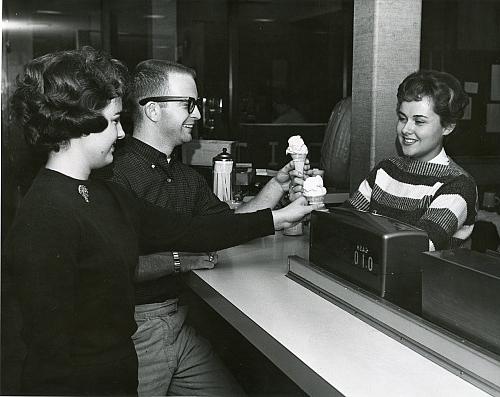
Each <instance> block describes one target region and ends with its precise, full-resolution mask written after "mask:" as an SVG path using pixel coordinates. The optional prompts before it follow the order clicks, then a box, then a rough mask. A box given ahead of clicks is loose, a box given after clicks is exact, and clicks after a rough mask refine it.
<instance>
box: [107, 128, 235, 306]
mask: <svg viewBox="0 0 500 397" xmlns="http://www.w3.org/2000/svg"><path fill="white" fill-rule="evenodd" d="M99 176H100V177H104V178H106V179H110V180H112V181H114V182H117V183H119V184H121V185H123V186H124V187H126V188H127V189H129V190H131V191H132V192H133V193H134V194H135V195H136V196H137V197H141V198H144V199H146V200H147V201H149V202H150V203H152V204H155V205H158V206H161V207H164V208H169V209H172V210H174V211H176V212H181V213H184V214H189V215H193V216H194V215H212V214H222V213H230V212H231V209H230V208H229V206H228V205H227V204H226V203H224V202H221V201H220V200H219V199H218V198H217V197H216V196H215V194H214V193H213V192H212V190H211V189H210V187H209V186H208V184H207V182H206V180H205V179H204V178H203V176H201V175H200V174H199V173H198V172H197V171H195V170H194V169H193V168H191V167H189V166H187V165H185V164H183V163H181V162H180V161H178V160H177V159H176V158H175V156H173V157H172V158H171V159H170V160H169V159H168V158H167V156H166V155H165V154H164V153H162V152H160V151H158V150H156V149H155V148H153V147H151V146H149V145H147V144H145V143H144V142H142V141H139V140H138V139H135V138H132V137H127V138H126V139H124V140H123V141H121V142H120V145H119V147H118V148H117V150H116V152H115V154H114V162H113V164H111V166H109V167H107V168H106V169H105V170H103V171H102V172H100V173H99ZM179 283H180V281H179V278H178V277H175V276H173V275H172V276H164V277H161V278H159V279H157V280H152V281H147V282H141V283H137V284H136V304H145V303H154V302H161V301H163V300H165V299H171V298H176V297H178V295H179Z"/></svg>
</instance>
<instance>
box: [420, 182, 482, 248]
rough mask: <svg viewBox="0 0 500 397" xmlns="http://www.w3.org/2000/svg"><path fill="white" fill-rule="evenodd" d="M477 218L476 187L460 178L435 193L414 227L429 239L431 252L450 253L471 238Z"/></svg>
mask: <svg viewBox="0 0 500 397" xmlns="http://www.w3.org/2000/svg"><path fill="white" fill-rule="evenodd" d="M476 214H477V190H476V185H475V183H474V181H473V180H472V179H471V178H470V177H468V176H467V175H460V176H458V177H455V178H453V179H452V180H451V181H448V182H447V183H445V184H444V185H443V186H441V188H440V189H439V190H438V191H437V192H436V194H435V196H434V197H433V200H432V202H431V204H430V205H429V207H428V208H427V210H426V211H425V212H424V214H423V215H422V217H421V218H420V220H419V222H418V224H417V227H420V228H422V229H424V230H425V231H426V232H427V234H428V235H429V239H430V242H431V244H430V249H431V250H432V249H433V248H434V249H438V250H440V249H449V248H453V247H457V246H460V245H461V244H462V243H463V242H464V241H465V240H467V239H468V238H469V237H470V235H471V233H472V229H473V227H474V221H475V218H476Z"/></svg>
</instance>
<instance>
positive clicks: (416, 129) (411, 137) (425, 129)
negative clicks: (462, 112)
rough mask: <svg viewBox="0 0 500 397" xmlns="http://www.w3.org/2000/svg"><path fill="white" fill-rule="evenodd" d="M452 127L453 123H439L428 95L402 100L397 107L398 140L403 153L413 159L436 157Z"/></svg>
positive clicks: (426, 159)
mask: <svg viewBox="0 0 500 397" xmlns="http://www.w3.org/2000/svg"><path fill="white" fill-rule="evenodd" d="M454 128H455V125H454V124H451V125H449V126H446V127H443V126H442V125H441V119H440V117H439V115H437V114H436V113H435V112H434V104H433V101H432V99H431V98H429V97H424V98H422V100H421V101H412V102H402V103H401V105H400V107H399V109H398V124H397V127H396V130H397V133H398V140H399V143H400V144H401V148H402V150H403V153H404V155H405V156H408V157H411V158H413V159H416V160H420V161H429V160H432V159H433V158H434V157H436V156H437V155H438V154H439V153H440V152H441V149H442V147H443V137H444V136H446V135H448V134H450V133H451V132H452V131H453V129H454Z"/></svg>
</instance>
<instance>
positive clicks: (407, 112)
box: [346, 70, 477, 250]
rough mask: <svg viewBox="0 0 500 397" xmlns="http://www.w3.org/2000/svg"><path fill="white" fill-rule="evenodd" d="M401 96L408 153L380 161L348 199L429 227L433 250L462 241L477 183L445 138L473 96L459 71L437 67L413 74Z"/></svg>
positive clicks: (401, 133) (400, 132)
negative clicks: (452, 153) (452, 154)
mask: <svg viewBox="0 0 500 397" xmlns="http://www.w3.org/2000/svg"><path fill="white" fill-rule="evenodd" d="M397 97H398V105H397V114H398V120H399V121H398V124H397V128H396V129H397V136H398V142H399V143H400V145H401V149H402V152H403V156H401V157H392V158H389V159H386V160H383V161H381V162H380V163H379V164H378V165H377V166H375V168H374V169H373V170H372V171H371V172H370V173H369V175H368V176H367V178H366V179H365V180H364V181H363V182H361V184H360V186H359V188H358V190H357V191H356V192H355V193H354V194H353V195H352V196H351V198H350V199H349V200H348V202H347V203H346V204H347V205H348V206H350V207H353V208H355V209H358V210H362V211H370V212H373V213H377V214H380V215H384V216H388V217H391V218H396V219H399V220H401V221H404V222H406V223H410V224H412V225H414V226H416V227H419V228H421V229H423V230H425V231H426V232H427V233H428V235H429V249H430V250H435V249H438V250H441V249H448V248H453V247H457V246H461V245H463V244H464V243H465V242H466V241H467V239H468V238H469V237H470V235H471V233H472V229H473V227H474V220H475V217H476V213H477V189H476V184H475V182H474V180H473V179H472V177H471V176H470V175H469V174H467V173H466V172H465V171H464V170H463V169H462V168H461V167H459V166H458V165H457V164H456V163H455V162H454V161H453V160H452V159H450V158H449V157H448V156H447V155H446V152H445V151H444V148H443V139H444V137H445V136H447V135H449V134H450V133H451V132H452V131H453V130H454V128H455V126H456V124H457V122H458V120H459V119H460V118H461V117H462V116H463V112H464V108H465V106H466V105H467V103H468V97H467V95H466V94H465V92H464V91H463V90H462V87H461V85H460V83H459V82H458V80H457V79H456V78H455V77H453V76H452V75H450V74H448V73H444V72H438V71H433V70H429V71H423V70H422V71H417V72H415V73H412V74H410V75H409V76H408V77H406V78H405V79H404V80H403V82H402V83H401V84H400V85H399V88H398V94H397Z"/></svg>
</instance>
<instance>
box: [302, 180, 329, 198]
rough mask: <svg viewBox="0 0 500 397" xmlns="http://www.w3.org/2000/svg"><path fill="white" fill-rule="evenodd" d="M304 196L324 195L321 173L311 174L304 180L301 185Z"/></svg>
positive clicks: (324, 189)
mask: <svg viewBox="0 0 500 397" xmlns="http://www.w3.org/2000/svg"><path fill="white" fill-rule="evenodd" d="M303 191H304V196H306V197H307V196H308V197H313V196H324V195H325V194H326V188H325V187H324V186H323V178H322V177H321V175H316V176H311V177H309V178H306V179H305V180H304V186H303Z"/></svg>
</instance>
